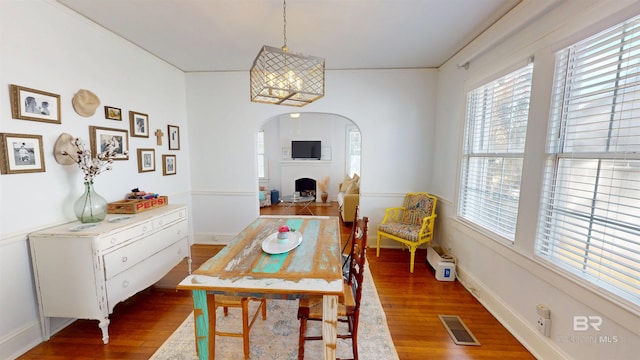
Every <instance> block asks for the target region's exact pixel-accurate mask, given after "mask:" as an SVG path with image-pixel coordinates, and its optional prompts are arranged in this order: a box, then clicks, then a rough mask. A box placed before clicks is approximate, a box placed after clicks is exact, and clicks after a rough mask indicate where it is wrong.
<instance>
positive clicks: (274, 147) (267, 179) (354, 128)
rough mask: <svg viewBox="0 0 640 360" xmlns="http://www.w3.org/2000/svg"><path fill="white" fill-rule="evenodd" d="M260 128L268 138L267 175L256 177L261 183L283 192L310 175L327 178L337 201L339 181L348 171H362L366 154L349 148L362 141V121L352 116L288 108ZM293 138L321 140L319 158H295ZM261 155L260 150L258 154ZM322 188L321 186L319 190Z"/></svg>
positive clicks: (289, 191)
mask: <svg viewBox="0 0 640 360" xmlns="http://www.w3.org/2000/svg"><path fill="white" fill-rule="evenodd" d="M258 131H262V132H263V138H264V155H263V159H264V160H263V166H264V177H259V176H258V173H259V172H260V171H259V167H260V166H261V164H260V159H258V161H257V163H258V167H257V168H256V178H257V179H258V183H259V186H261V187H263V188H266V189H271V190H278V192H279V193H280V194H281V195H291V194H293V192H294V191H295V181H296V180H297V179H300V178H310V179H314V180H316V181H317V182H325V181H326V180H328V181H326V183H325V184H324V185H326V192H327V193H328V201H335V200H336V197H337V194H338V189H339V184H340V183H341V182H342V181H343V180H344V178H345V175H350V176H352V175H353V173H354V172H355V173H358V174H359V173H360V165H361V161H362V158H361V157H362V154H361V152H360V148H358V149H356V151H355V153H354V152H353V151H349V149H350V146H349V143H350V142H353V141H354V139H356V140H357V141H358V142H360V143H361V133H360V129H359V127H358V125H357V124H356V123H355V122H354V121H353V120H351V119H349V118H347V117H345V116H342V115H339V114H332V113H315V112H287V113H282V114H279V115H276V116H273V117H270V118H268V119H266V120H265V121H264V122H263V123H262V126H261V127H260V129H258ZM292 141H320V142H321V147H322V155H321V157H320V159H319V160H317V159H293V158H292V149H291V142H292ZM257 156H258V157H260V154H258V155H257ZM321 190H322V189H321V188H320V187H319V188H318V193H319V192H320V191H321ZM317 201H321V199H320V197H319V196H318V197H317Z"/></svg>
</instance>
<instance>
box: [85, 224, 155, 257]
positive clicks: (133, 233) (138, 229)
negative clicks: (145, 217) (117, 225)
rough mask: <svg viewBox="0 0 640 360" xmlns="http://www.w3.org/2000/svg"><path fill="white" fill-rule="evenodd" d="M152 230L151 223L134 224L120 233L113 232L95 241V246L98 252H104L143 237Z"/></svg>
mask: <svg viewBox="0 0 640 360" xmlns="http://www.w3.org/2000/svg"><path fill="white" fill-rule="evenodd" d="M152 230H153V222H152V221H145V222H141V223H139V224H136V225H135V226H132V227H129V228H125V229H123V230H122V231H118V232H114V233H111V234H109V235H107V236H104V237H101V238H99V239H97V246H98V249H99V250H101V251H104V250H106V249H109V248H110V247H113V246H116V245H118V244H121V243H123V242H125V241H128V240H131V239H135V238H138V237H141V236H144V235H145V234H147V233H150V232H151V231H152Z"/></svg>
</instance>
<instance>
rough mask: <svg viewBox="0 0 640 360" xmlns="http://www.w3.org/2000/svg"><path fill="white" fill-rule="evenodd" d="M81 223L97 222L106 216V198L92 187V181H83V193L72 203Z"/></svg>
mask: <svg viewBox="0 0 640 360" xmlns="http://www.w3.org/2000/svg"><path fill="white" fill-rule="evenodd" d="M73 210H74V212H75V213H76V217H77V218H78V220H80V222H81V223H85V224H86V223H97V222H100V221H102V220H104V218H105V217H107V200H105V198H103V197H102V196H100V195H98V193H96V191H95V190H94V189H93V181H86V182H85V183H84V193H83V194H82V196H80V198H79V199H78V200H76V202H75V204H74V205H73Z"/></svg>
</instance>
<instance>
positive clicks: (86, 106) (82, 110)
mask: <svg viewBox="0 0 640 360" xmlns="http://www.w3.org/2000/svg"><path fill="white" fill-rule="evenodd" d="M71 103H72V104H73V109H74V110H75V111H76V112H77V113H78V115H80V116H84V117H89V116H93V114H95V113H96V109H97V108H98V106H100V99H98V96H96V94H94V93H92V92H91V91H89V90H86V89H80V90H78V92H77V93H76V94H75V95H74V96H73V100H71Z"/></svg>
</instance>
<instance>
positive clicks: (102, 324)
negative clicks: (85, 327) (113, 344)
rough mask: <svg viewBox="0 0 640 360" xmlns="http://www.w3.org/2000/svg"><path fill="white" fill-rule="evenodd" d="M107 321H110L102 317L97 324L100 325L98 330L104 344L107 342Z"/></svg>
mask: <svg viewBox="0 0 640 360" xmlns="http://www.w3.org/2000/svg"><path fill="white" fill-rule="evenodd" d="M109 323H111V321H109V318H104V319H102V321H100V323H99V324H98V326H99V327H100V330H102V342H103V343H104V344H105V345H107V343H109Z"/></svg>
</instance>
